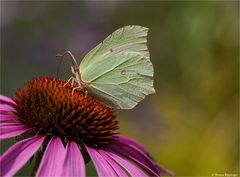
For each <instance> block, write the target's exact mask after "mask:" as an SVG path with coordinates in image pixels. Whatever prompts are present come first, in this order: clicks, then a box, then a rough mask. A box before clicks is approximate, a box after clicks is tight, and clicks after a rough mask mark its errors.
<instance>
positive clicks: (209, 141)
mask: <svg viewBox="0 0 240 177" xmlns="http://www.w3.org/2000/svg"><path fill="white" fill-rule="evenodd" d="M129 24H132V25H134V24H137V25H142V26H146V27H148V28H150V32H149V36H148V46H149V50H150V54H151V61H152V62H153V65H154V72H155V76H154V80H155V88H156V94H155V95H150V96H148V97H147V98H146V99H145V100H144V101H142V102H141V103H140V104H139V105H138V106H137V107H135V108H134V109H133V110H129V111H117V118H118V120H119V121H120V130H119V132H120V133H121V134H123V135H124V136H127V137H129V138H133V139H136V140H137V141H138V142H139V143H141V144H143V145H144V146H145V147H146V149H148V150H149V152H150V154H151V155H152V156H153V157H154V158H155V159H156V160H157V162H158V163H159V164H160V165H162V166H164V167H166V168H168V169H169V170H172V171H173V172H175V173H176V175H177V176H212V174H214V173H232V174H239V115H238V113H239V100H238V98H239V92H238V91H239V75H238V74H239V73H238V72H239V2H238V1H202V2H200V1H199V2H194V1H192V2H191V1H182V2H179V1H175V2H174V1H171V2H164V1H152V2H144V1H140V2H134V1H132V2H131V1H124V2H119V1H106V2H104V1H102V2H97V1H89V2H85V1H79V2H77V1H72V2H63V1H59V2H56V1H55V2H50V1H49V2H48V1H45V2H40V1H32V2H31V1H24V2H23V1H22V2H18V1H12V2H7V1H1V94H3V95H6V96H10V97H13V96H14V93H15V92H16V91H17V88H21V87H22V86H23V84H24V83H25V82H26V81H28V80H31V79H32V78H34V77H39V76H47V77H58V78H61V79H65V80H67V79H68V78H69V77H70V76H71V71H70V64H69V63H68V62H66V61H64V62H63V63H62V65H61V67H60V72H59V74H58V75H57V68H58V65H59V60H58V59H56V58H55V55H56V54H57V53H63V52H64V51H65V50H70V51H71V52H72V53H73V54H74V55H75V57H76V58H77V59H78V62H80V61H81V59H82V58H83V56H84V55H85V54H86V53H87V52H88V51H89V50H90V49H92V48H93V47H95V46H96V45H97V44H98V43H100V42H101V41H102V40H103V39H104V38H105V37H107V36H108V35H109V34H110V33H111V32H113V31H114V30H116V29H118V28H120V27H122V26H125V25H129ZM13 142H14V139H12V140H9V141H4V142H3V143H2V144H1V149H2V152H1V153H3V152H4V151H5V150H6V149H7V148H8V147H10V145H11V144H12V143H13ZM30 167H31V166H29V164H28V165H26V166H25V167H24V168H23V169H22V170H21V171H20V172H19V173H18V175H19V176H26V175H28V174H29V171H30V170H29V168H30ZM88 173H89V175H94V170H93V167H92V166H91V164H90V165H88Z"/></svg>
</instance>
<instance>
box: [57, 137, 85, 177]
mask: <svg viewBox="0 0 240 177" xmlns="http://www.w3.org/2000/svg"><path fill="white" fill-rule="evenodd" d="M63 166H64V170H63V173H62V175H61V176H71V177H73V176H84V177H85V176H86V171H85V163H84V159H83V156H82V154H81V152H80V150H79V147H78V146H77V144H76V143H75V142H70V143H68V145H67V155H66V158H65V161H64V165H63Z"/></svg>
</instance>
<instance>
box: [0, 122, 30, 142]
mask: <svg viewBox="0 0 240 177" xmlns="http://www.w3.org/2000/svg"><path fill="white" fill-rule="evenodd" d="M29 130H30V128H28V127H27V126H26V125H23V124H20V123H1V124H0V141H2V140H5V139H8V138H11V137H15V136H18V135H21V134H22V133H24V132H27V131H29Z"/></svg>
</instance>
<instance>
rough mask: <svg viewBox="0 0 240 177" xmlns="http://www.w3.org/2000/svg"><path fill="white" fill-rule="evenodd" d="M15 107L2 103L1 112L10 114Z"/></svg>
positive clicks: (0, 105)
mask: <svg viewBox="0 0 240 177" xmlns="http://www.w3.org/2000/svg"><path fill="white" fill-rule="evenodd" d="M14 110H15V109H14V108H13V107H12V106H10V105H7V104H0V113H1V114H9V113H12V111H14Z"/></svg>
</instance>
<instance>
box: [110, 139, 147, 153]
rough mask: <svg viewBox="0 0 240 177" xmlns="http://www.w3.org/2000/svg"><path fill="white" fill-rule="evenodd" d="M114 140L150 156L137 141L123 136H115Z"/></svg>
mask: <svg viewBox="0 0 240 177" xmlns="http://www.w3.org/2000/svg"><path fill="white" fill-rule="evenodd" d="M113 138H114V139H115V140H117V141H119V142H122V143H123V144H127V145H129V146H133V147H134V148H136V149H138V150H139V151H142V152H143V153H145V154H148V152H147V150H146V149H145V148H144V147H143V146H142V145H140V144H139V143H137V142H136V141H134V140H132V139H129V138H126V137H124V136H121V135H114V136H113Z"/></svg>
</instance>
